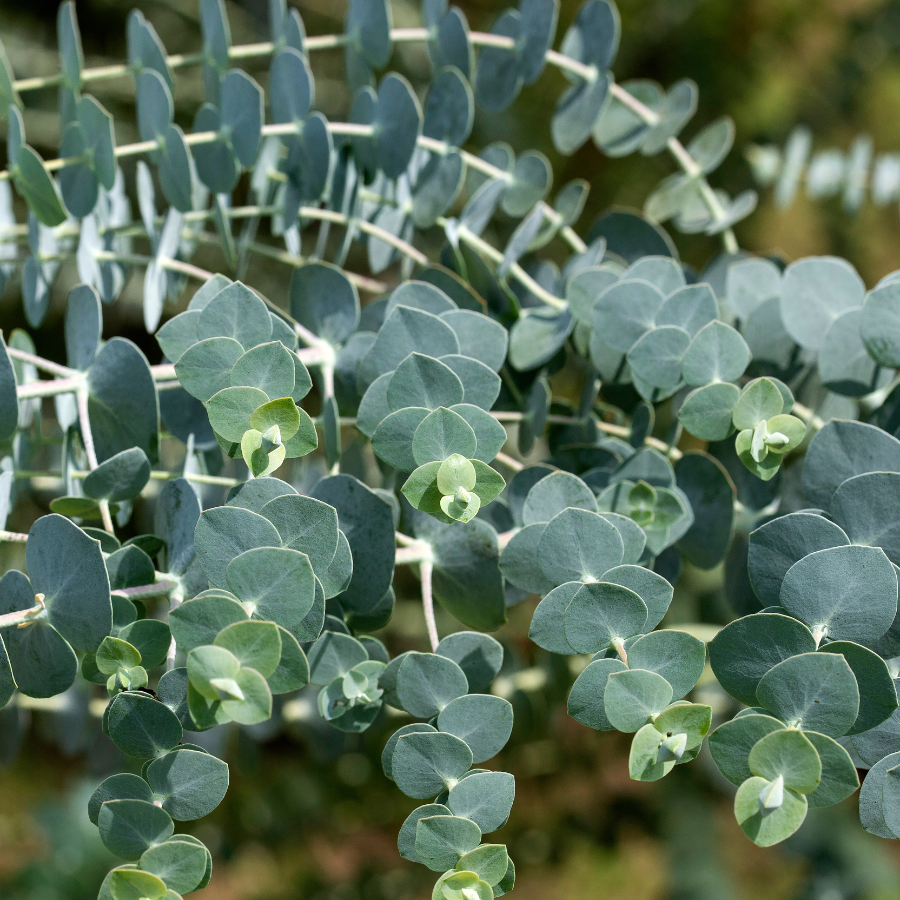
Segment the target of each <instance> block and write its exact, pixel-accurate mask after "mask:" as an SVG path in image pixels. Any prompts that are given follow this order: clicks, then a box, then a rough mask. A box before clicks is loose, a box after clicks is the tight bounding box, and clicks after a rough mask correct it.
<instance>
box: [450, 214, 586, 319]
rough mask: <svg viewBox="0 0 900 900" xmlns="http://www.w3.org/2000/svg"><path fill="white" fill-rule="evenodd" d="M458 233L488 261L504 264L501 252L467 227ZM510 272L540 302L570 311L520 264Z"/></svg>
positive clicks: (560, 299) (512, 267)
mask: <svg viewBox="0 0 900 900" xmlns="http://www.w3.org/2000/svg"><path fill="white" fill-rule="evenodd" d="M439 224H446V220H443V223H439ZM457 233H458V234H459V239H460V240H461V241H463V242H464V243H466V244H468V245H469V246H470V247H472V248H474V249H475V250H478V251H479V252H481V253H483V254H484V255H485V256H486V257H488V259H490V260H492V261H493V262H495V263H498V264H499V263H502V262H503V254H502V253H501V252H500V251H499V250H497V249H496V248H495V247H493V246H491V244H489V243H488V242H487V241H485V240H484V239H483V238H481V237H479V236H478V235H477V234H474V233H473V232H471V231H469V229H468V228H466V227H465V225H460V226H459V228H458V231H457ZM509 272H510V274H511V275H513V276H515V278H516V281H518V282H519V283H520V284H521V285H522V286H523V287H525V288H527V289H528V290H529V291H531V293H532V294H534V295H535V297H537V298H538V299H539V300H542V301H543V302H544V303H546V304H547V306H552V307H553V308H554V309H558V310H564V309H568V306H569V304H568V303H566V301H565V300H563V299H562V298H561V297H557V296H556V295H554V294H551V293H550V291H548V290H547V289H546V288H545V287H543V286H542V285H540V284H538V283H537V282H536V281H535V280H534V279H533V278H532V277H531V276H530V275H529V274H528V273H527V272H526V271H525V270H524V269H523V268H522V267H521V266H520V265H519V264H518V263H513V264H512V265H511V266H510V267H509Z"/></svg>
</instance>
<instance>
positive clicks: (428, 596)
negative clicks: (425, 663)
mask: <svg viewBox="0 0 900 900" xmlns="http://www.w3.org/2000/svg"><path fill="white" fill-rule="evenodd" d="M419 575H420V577H421V579H422V611H423V612H424V613H425V626H426V628H427V629H428V640H429V641H430V643H431V652H432V653H436V652H437V648H438V644H439V643H440V642H441V641H440V638H439V637H438V630H437V622H436V621H435V618H434V597H433V596H432V592H431V579H432V576H433V575H434V563H433V562H432V561H431V560H430V559H423V560H422V562H421V563H419Z"/></svg>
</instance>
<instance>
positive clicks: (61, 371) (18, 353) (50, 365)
mask: <svg viewBox="0 0 900 900" xmlns="http://www.w3.org/2000/svg"><path fill="white" fill-rule="evenodd" d="M6 352H7V353H8V354H9V355H10V356H11V357H12V358H13V359H18V360H21V361H22V362H24V363H29V364H30V365H32V366H34V367H35V368H36V369H40V370H41V371H42V372H49V373H50V374H51V375H59V376H60V378H72V377H75V376H77V375H78V372H77V371H76V370H75V369H70V368H69V367H68V366H61V365H60V364H59V363H55V362H51V361H50V360H49V359H44V358H43V357H42V356H35V354H33V353H26V352H25V351H24V350H17V349H16V348H15V347H7V348H6Z"/></svg>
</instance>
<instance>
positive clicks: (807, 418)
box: [791, 403, 825, 432]
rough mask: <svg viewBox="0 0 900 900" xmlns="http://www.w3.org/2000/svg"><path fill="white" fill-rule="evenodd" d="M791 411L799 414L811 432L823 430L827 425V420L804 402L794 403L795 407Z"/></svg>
mask: <svg viewBox="0 0 900 900" xmlns="http://www.w3.org/2000/svg"><path fill="white" fill-rule="evenodd" d="M791 412H792V413H793V414H794V415H795V416H797V418H798V419H800V420H801V421H802V422H803V424H804V425H805V426H806V427H807V429H808V430H809V431H811V432H813V431H821V430H822V429H823V428H824V427H825V420H824V419H823V418H821V417H820V416H819V415H817V414H816V413H814V412H813V411H812V410H811V409H810V408H809V407H808V406H804V405H803V404H802V403H794V408H793V409H792V410H791Z"/></svg>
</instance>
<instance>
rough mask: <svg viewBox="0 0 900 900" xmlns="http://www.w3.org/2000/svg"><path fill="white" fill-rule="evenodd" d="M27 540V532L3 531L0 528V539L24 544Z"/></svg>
mask: <svg viewBox="0 0 900 900" xmlns="http://www.w3.org/2000/svg"><path fill="white" fill-rule="evenodd" d="M27 540H28V535H27V534H22V532H21V531H3V530H0V541H9V542H10V543H14V544H24V543H25V541H27Z"/></svg>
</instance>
